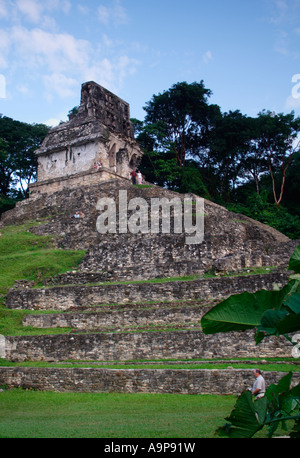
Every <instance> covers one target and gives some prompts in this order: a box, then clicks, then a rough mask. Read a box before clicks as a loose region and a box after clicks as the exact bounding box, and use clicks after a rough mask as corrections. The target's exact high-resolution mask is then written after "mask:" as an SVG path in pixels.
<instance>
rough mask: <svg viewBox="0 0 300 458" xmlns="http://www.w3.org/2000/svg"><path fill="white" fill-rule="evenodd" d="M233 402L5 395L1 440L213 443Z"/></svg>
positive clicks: (223, 399)
mask: <svg viewBox="0 0 300 458" xmlns="http://www.w3.org/2000/svg"><path fill="white" fill-rule="evenodd" d="M235 401H236V397H235V396H213V395H194V396H191V395H178V394H141V393H138V394H118V393H92V394H91V393H53V392H36V391H24V390H11V391H6V390H5V391H3V392H0V405H1V408H0V438H156V439H158V438H181V439H182V438H212V437H214V433H215V430H216V429H217V428H218V427H219V426H222V425H223V424H224V418H225V417H226V416H227V415H228V413H229V412H230V411H231V410H232V408H233V406H234V403H235ZM212 413H213V414H212Z"/></svg>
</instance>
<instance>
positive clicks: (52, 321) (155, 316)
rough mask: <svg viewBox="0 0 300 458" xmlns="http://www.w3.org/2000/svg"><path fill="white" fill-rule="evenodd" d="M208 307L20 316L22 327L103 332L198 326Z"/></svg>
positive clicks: (130, 309)
mask: <svg viewBox="0 0 300 458" xmlns="http://www.w3.org/2000/svg"><path fill="white" fill-rule="evenodd" d="M210 309H211V306H202V305H196V306H192V305H186V306H181V307H180V306H178V304H177V306H176V305H175V304H174V303H173V305H172V306H169V307H164V306H163V304H160V306H159V304H156V307H152V305H148V307H147V305H146V304H144V308H137V309H136V308H135V307H134V305H132V306H131V307H125V309H120V307H116V308H113V309H112V308H111V307H105V306H103V307H101V308H100V307H99V308H97V309H96V311H95V310H94V311H86V312H83V313H53V314H43V315H26V316H25V317H24V319H23V325H24V326H31V327H34V328H40V329H45V328H72V329H76V330H80V331H92V330H93V331H106V330H115V329H117V330H123V329H126V328H132V327H139V328H141V327H142V328H145V329H151V328H154V327H155V328H156V329H157V328H158V327H160V328H166V327H170V326H173V327H176V329H178V328H181V327H183V326H185V327H186V326H198V327H200V321H201V318H202V316H203V315H204V314H205V313H207V312H208V310H210Z"/></svg>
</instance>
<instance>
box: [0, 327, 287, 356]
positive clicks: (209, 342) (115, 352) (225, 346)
mask: <svg viewBox="0 0 300 458" xmlns="http://www.w3.org/2000/svg"><path fill="white" fill-rule="evenodd" d="M292 348H293V347H292V345H291V344H290V343H289V342H288V341H287V339H285V338H284V337H282V336H280V337H275V336H272V337H270V338H268V339H265V340H264V341H263V342H261V343H260V345H256V344H255V340H254V331H247V332H230V333H220V334H215V335H205V334H203V332H202V331H201V330H180V331H148V332H127V333H126V332H114V333H113V332H109V333H103V332H99V333H82V334H80V333H73V334H61V335H38V336H6V337H5V338H4V341H3V342H2V358H4V359H7V360H11V361H54V362H57V361H73V360H74V361H132V360H161V359H177V360H179V359H206V358H207V359H213V358H231V359H232V358H249V357H252V358H253V357H257V358H270V357H279V358H280V357H281V358H291V357H292Z"/></svg>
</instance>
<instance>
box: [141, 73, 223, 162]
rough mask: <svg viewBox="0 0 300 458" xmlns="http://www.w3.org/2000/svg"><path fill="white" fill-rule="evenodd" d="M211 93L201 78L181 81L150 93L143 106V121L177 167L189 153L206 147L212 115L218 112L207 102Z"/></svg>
mask: <svg viewBox="0 0 300 458" xmlns="http://www.w3.org/2000/svg"><path fill="white" fill-rule="evenodd" d="M210 95H211V91H210V90H209V89H206V88H205V86H204V83H203V81H201V82H200V83H196V82H194V83H192V84H188V83H186V82H182V83H177V84H174V85H173V86H172V87H171V88H170V89H169V90H168V91H165V92H163V93H162V94H158V95H153V97H152V99H151V100H150V101H149V102H147V103H146V106H145V107H144V110H145V111H146V113H147V115H146V117H145V124H146V125H147V126H151V128H152V135H154V136H155V140H156V144H157V146H158V148H159V149H160V151H162V152H167V151H168V152H172V153H173V154H174V157H175V158H176V161H177V165H178V166H179V167H184V165H185V161H186V158H187V155H188V154H190V155H195V154H196V153H198V152H199V151H200V150H201V149H202V148H205V147H206V143H207V135H208V132H209V129H210V124H211V118H212V116H213V114H214V113H215V112H216V111H218V107H216V106H209V105H208V98H209V97H210Z"/></svg>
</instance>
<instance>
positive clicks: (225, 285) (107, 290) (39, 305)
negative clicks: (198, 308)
mask: <svg viewBox="0 0 300 458" xmlns="http://www.w3.org/2000/svg"><path fill="white" fill-rule="evenodd" d="M288 279H289V273H288V272H274V273H271V274H261V275H243V276H232V277H210V278H199V279H196V280H178V281H165V282H157V283H155V282H136V283H135V282H132V283H111V284H109V283H106V284H99V285H67V286H55V287H49V288H33V289H30V288H17V289H16V288H13V289H11V290H10V291H9V292H8V295H7V300H6V306H7V307H8V308H12V309H29V310H57V311H68V310H80V309H81V310H83V309H86V308H87V306H93V305H94V306H95V305H99V304H126V303H134V302H143V301H154V302H159V301H167V302H173V301H176V300H191V301H195V300H197V301H199V302H202V301H208V300H214V299H219V300H222V299H224V298H226V297H228V296H230V295H232V294H239V293H242V292H244V291H248V292H249V293H251V292H255V291H258V290H260V289H266V290H272V289H273V288H274V285H276V284H277V285H279V287H282V286H284V285H285V284H287V282H288Z"/></svg>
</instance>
